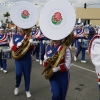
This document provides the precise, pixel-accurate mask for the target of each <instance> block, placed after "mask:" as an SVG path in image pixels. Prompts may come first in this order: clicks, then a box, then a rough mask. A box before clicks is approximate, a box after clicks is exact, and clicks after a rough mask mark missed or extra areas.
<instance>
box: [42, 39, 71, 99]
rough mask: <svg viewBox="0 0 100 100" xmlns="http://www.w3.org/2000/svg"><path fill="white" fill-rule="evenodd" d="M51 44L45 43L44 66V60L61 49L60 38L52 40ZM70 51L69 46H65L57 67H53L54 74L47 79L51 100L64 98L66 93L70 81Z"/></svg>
mask: <svg viewBox="0 0 100 100" xmlns="http://www.w3.org/2000/svg"><path fill="white" fill-rule="evenodd" d="M50 44H51V45H47V47H46V51H45V56H44V67H46V65H47V63H46V60H47V59H48V58H50V57H52V56H53V54H54V53H56V52H57V51H60V50H62V44H61V41H60V40H52V43H50ZM71 60H72V57H71V51H70V49H69V47H67V48H66V52H65V55H64V56H63V58H62V60H61V61H60V64H59V66H58V67H56V68H53V72H54V75H53V76H52V77H51V78H50V79H49V81H50V85H51V92H52V100H65V98H66V93H67V90H68V86H69V81H70V73H69V68H70V64H71Z"/></svg>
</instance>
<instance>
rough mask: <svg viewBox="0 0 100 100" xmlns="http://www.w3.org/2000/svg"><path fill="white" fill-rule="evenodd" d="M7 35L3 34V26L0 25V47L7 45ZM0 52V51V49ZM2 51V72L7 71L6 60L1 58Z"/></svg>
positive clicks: (0, 59) (0, 60)
mask: <svg viewBox="0 0 100 100" xmlns="http://www.w3.org/2000/svg"><path fill="white" fill-rule="evenodd" d="M8 46H9V43H8V36H7V34H4V28H3V27H0V47H1V49H2V48H3V47H8ZM0 52H1V51H0ZM2 56H4V55H3V52H1V57H0V62H1V70H3V72H4V73H7V70H6V69H7V60H6V59H5V58H2Z"/></svg>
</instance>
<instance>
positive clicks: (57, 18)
mask: <svg viewBox="0 0 100 100" xmlns="http://www.w3.org/2000/svg"><path fill="white" fill-rule="evenodd" d="M61 18H62V16H61V13H60V12H56V13H55V14H54V20H56V21H57V22H58V21H60V19H61Z"/></svg>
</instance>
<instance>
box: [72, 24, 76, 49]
mask: <svg viewBox="0 0 100 100" xmlns="http://www.w3.org/2000/svg"><path fill="white" fill-rule="evenodd" d="M76 29H77V25H76V26H75V27H74V29H73V32H74V36H75V35H76ZM74 44H75V48H76V38H74V40H73V41H72V44H71V47H72V46H73V45H74Z"/></svg>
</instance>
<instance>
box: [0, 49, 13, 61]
mask: <svg viewBox="0 0 100 100" xmlns="http://www.w3.org/2000/svg"><path fill="white" fill-rule="evenodd" d="M1 52H2V59H11V58H12V54H11V49H10V48H8V47H7V48H2V50H1Z"/></svg>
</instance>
